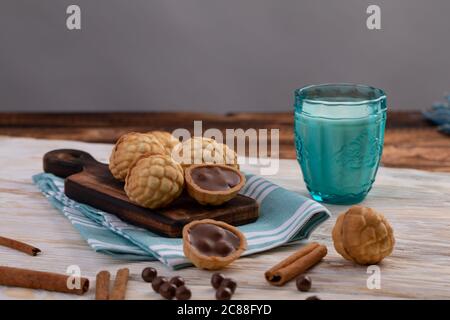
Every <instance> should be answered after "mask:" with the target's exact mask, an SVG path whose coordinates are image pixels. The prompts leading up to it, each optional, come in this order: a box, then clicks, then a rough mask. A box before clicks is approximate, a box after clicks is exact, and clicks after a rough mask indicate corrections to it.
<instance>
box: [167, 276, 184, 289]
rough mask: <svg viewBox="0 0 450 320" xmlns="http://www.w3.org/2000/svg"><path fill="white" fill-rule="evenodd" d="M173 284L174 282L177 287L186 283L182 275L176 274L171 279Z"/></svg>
mask: <svg viewBox="0 0 450 320" xmlns="http://www.w3.org/2000/svg"><path fill="white" fill-rule="evenodd" d="M169 282H170V283H171V284H174V285H175V287H181V286H182V285H184V279H183V278H182V277H180V276H175V277H173V278H172V279H170V281H169Z"/></svg>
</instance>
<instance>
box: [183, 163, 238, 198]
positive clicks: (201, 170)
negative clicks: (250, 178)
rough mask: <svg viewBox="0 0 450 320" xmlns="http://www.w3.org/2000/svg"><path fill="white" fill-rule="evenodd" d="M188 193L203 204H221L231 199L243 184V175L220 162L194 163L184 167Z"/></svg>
mask: <svg viewBox="0 0 450 320" xmlns="http://www.w3.org/2000/svg"><path fill="white" fill-rule="evenodd" d="M184 177H185V181H186V189H187V191H188V193H189V195H190V196H191V197H192V198H194V199H195V200H197V202H199V203H200V204H203V205H215V206H217V205H221V204H222V203H224V202H227V201H229V200H231V199H233V198H234V197H235V196H236V195H237V194H238V192H239V191H240V190H241V189H242V187H243V186H244V185H245V176H244V175H243V174H242V173H241V172H240V171H239V170H237V169H235V168H233V167H229V166H226V165H222V164H196V165H192V166H190V167H188V168H186V169H185V171H184Z"/></svg>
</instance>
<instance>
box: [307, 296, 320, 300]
mask: <svg viewBox="0 0 450 320" xmlns="http://www.w3.org/2000/svg"><path fill="white" fill-rule="evenodd" d="M305 300H320V298H319V297H318V296H310V297H308V298H306V299H305Z"/></svg>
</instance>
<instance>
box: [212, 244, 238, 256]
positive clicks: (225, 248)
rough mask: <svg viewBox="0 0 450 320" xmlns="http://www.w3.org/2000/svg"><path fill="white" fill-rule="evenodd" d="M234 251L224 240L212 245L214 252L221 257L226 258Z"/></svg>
mask: <svg viewBox="0 0 450 320" xmlns="http://www.w3.org/2000/svg"><path fill="white" fill-rule="evenodd" d="M234 250H235V249H234V248H233V246H232V245H231V244H230V243H228V242H226V241H224V240H219V241H217V242H216V244H215V245H214V251H215V252H217V253H218V254H219V256H221V257H226V256H228V255H229V254H230V253H231V252H233V251H234Z"/></svg>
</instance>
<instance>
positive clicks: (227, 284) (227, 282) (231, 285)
mask: <svg viewBox="0 0 450 320" xmlns="http://www.w3.org/2000/svg"><path fill="white" fill-rule="evenodd" d="M220 287H224V288H228V289H230V291H231V294H234V292H235V291H236V287H237V283H236V281H234V280H233V279H230V278H225V279H223V280H222V282H221V283H220Z"/></svg>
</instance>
